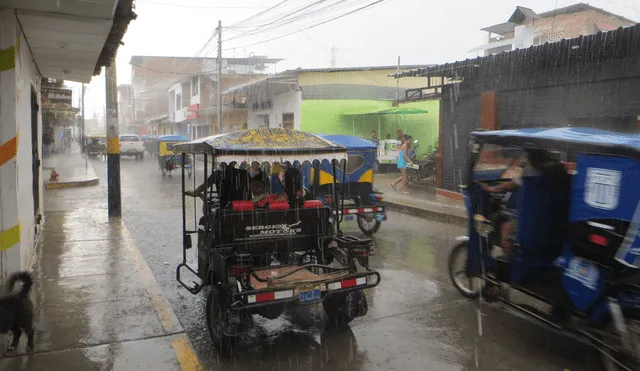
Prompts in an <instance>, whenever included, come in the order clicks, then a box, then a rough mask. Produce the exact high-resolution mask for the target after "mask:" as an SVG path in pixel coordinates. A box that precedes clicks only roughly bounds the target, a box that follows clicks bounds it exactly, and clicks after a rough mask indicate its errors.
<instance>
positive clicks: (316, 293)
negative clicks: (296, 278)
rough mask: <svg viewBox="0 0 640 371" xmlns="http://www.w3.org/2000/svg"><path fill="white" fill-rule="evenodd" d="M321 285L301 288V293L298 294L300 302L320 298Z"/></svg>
mask: <svg viewBox="0 0 640 371" xmlns="http://www.w3.org/2000/svg"><path fill="white" fill-rule="evenodd" d="M320 297H321V294H320V287H317V286H313V287H303V288H301V289H300V294H299V295H298V299H299V300H300V302H302V303H304V302H309V301H315V300H318V299H320Z"/></svg>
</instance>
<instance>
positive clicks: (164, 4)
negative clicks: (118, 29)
mask: <svg viewBox="0 0 640 371" xmlns="http://www.w3.org/2000/svg"><path fill="white" fill-rule="evenodd" d="M136 2H138V3H143V4H153V5H161V6H171V7H176V8H190V9H220V10H222V9H264V8H265V7H264V6H207V5H189V4H174V3H163V2H158V1H149V0H136Z"/></svg>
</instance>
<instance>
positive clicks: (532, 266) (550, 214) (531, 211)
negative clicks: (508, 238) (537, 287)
mask: <svg viewBox="0 0 640 371" xmlns="http://www.w3.org/2000/svg"><path fill="white" fill-rule="evenodd" d="M514 196H515V197H516V200H515V201H516V205H517V210H516V214H517V218H518V221H517V223H518V230H517V233H516V239H515V244H516V248H515V249H514V250H515V251H514V253H513V254H512V255H511V256H510V257H509V263H510V267H509V279H510V281H511V282H512V283H524V282H532V281H533V282H536V281H540V280H542V279H545V278H548V277H550V276H554V275H555V273H556V271H557V268H556V267H555V266H554V264H553V263H554V261H555V260H556V258H557V257H558V256H559V255H560V254H561V253H562V246H563V243H564V241H565V237H566V230H567V228H566V226H567V220H568V215H569V179H568V175H567V176H564V175H560V176H556V177H553V178H552V177H548V176H534V177H523V178H522V185H521V186H520V188H519V189H518V192H516V193H515V194H514Z"/></svg>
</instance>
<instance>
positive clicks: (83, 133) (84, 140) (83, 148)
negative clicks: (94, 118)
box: [80, 83, 87, 153]
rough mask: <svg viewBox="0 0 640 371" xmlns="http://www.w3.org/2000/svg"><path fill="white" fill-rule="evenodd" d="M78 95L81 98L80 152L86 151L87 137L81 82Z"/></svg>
mask: <svg viewBox="0 0 640 371" xmlns="http://www.w3.org/2000/svg"><path fill="white" fill-rule="evenodd" d="M80 95H81V98H80V99H81V103H80V104H82V107H81V110H82V127H81V128H80V130H81V133H80V139H81V140H82V143H81V144H80V145H81V147H82V153H86V147H85V146H86V141H87V138H86V137H85V135H86V134H85V126H84V122H85V120H84V83H82V93H81V94H80Z"/></svg>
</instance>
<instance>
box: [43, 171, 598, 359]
mask: <svg viewBox="0 0 640 371" xmlns="http://www.w3.org/2000/svg"><path fill="white" fill-rule="evenodd" d="M92 164H93V166H94V169H95V172H96V173H97V174H98V176H99V177H100V182H101V183H100V185H99V186H97V187H90V188H84V189H67V190H51V191H47V194H46V197H48V198H54V197H55V198H58V199H63V200H64V202H65V203H69V204H70V205H78V207H86V206H87V205H96V207H97V206H98V205H100V208H102V209H104V203H105V200H106V189H105V187H106V165H105V163H104V162H103V161H101V160H92ZM198 175H199V176H200V174H198ZM180 189H181V186H180V177H179V176H178V175H176V176H174V177H173V178H170V177H167V178H166V179H163V178H162V176H161V174H160V172H159V171H158V169H157V165H156V162H155V161H154V159H152V158H147V159H145V161H142V162H141V161H135V160H133V159H129V158H123V159H122V204H123V220H124V224H125V225H126V227H127V229H128V231H129V233H130V234H131V237H132V238H133V240H134V241H135V243H136V245H137V246H138V248H139V249H140V251H141V253H142V256H143V258H144V260H146V262H147V264H148V265H149V267H150V268H151V271H152V273H153V275H154V276H155V278H156V280H157V281H158V282H159V284H160V287H161V289H162V291H163V293H164V295H166V297H167V298H168V300H169V302H170V304H171V306H172V307H173V309H174V311H175V313H176V315H177V317H178V320H179V321H180V323H181V325H182V327H184V329H185V331H186V333H187V335H188V337H189V339H190V340H191V342H192V344H193V345H194V348H195V351H196V353H197V356H198V358H199V360H200V363H201V364H202V368H203V369H204V370H212V369H214V370H218V369H219V370H260V371H266V370H299V369H305V370H354V371H355V370H407V371H410V370H420V371H423V370H490V371H497V370H523V371H527V370H565V369H569V370H598V369H600V367H601V366H600V363H599V356H598V354H597V353H596V352H594V351H593V350H592V349H591V348H590V347H588V346H586V345H584V344H581V343H579V342H577V341H575V340H573V339H570V338H567V337H564V336H561V335H559V334H556V333H552V332H550V331H548V330H547V329H545V328H543V327H541V326H539V325H537V324H535V323H532V322H531V321H529V320H527V319H524V318H522V317H520V316H517V315H514V314H512V313H510V312H507V311H506V310H503V309H501V308H499V307H490V306H486V305H485V306H484V307H483V316H482V319H483V336H482V337H478V324H477V316H476V309H475V308H476V305H475V303H474V302H472V301H469V300H466V299H464V298H463V297H462V296H461V295H459V294H458V293H457V291H455V289H454V288H453V287H452V286H451V284H450V282H449V278H448V275H447V271H446V262H447V258H448V253H449V250H450V248H451V244H452V239H453V237H454V236H456V235H459V234H462V233H464V231H463V230H462V229H461V228H459V227H455V226H450V225H445V224H441V223H436V222H431V221H428V220H424V219H418V218H414V217H412V216H410V215H405V214H398V213H393V212H390V213H389V220H388V221H386V222H385V223H384V224H383V225H382V228H381V229H380V231H379V232H378V234H377V235H376V237H375V242H376V257H375V259H374V262H373V265H374V267H375V268H376V269H378V270H379V271H380V273H381V275H382V282H381V284H380V286H378V287H377V288H375V289H372V290H369V291H368V292H367V296H368V300H369V313H368V314H367V315H366V316H365V317H363V318H358V319H356V320H354V321H353V322H352V324H351V326H350V329H348V330H342V331H340V330H330V331H326V332H322V331H320V330H314V328H319V327H321V323H320V322H321V321H322V310H321V309H320V308H318V309H317V310H314V308H310V309H309V310H308V311H304V312H302V313H297V314H295V315H294V316H293V317H294V318H279V319H277V320H274V321H266V320H264V321H261V320H258V323H259V328H258V329H256V330H255V331H254V334H253V335H254V338H253V339H252V340H251V341H248V342H247V343H246V344H243V345H242V346H241V347H240V348H239V352H238V354H239V355H238V356H236V357H235V358H234V359H233V361H226V360H223V359H220V357H218V355H217V353H216V351H215V350H213V349H212V348H211V344H210V340H209V336H208V333H207V330H206V321H205V316H204V306H205V294H204V292H203V293H201V294H200V295H197V296H194V295H191V294H190V293H189V292H187V291H186V290H185V289H184V288H182V286H180V285H179V284H178V283H177V282H176V281H175V267H176V265H177V264H178V263H179V262H180V259H181V213H180ZM346 229H347V230H348V231H350V232H352V233H355V234H359V232H358V231H357V226H355V224H354V223H352V222H350V223H348V225H347V228H346ZM132 269H133V268H132ZM43 289H45V288H41V290H43ZM293 323H295V325H294V324H293ZM309 325H311V326H309ZM51 335H52V336H53V334H51ZM65 336H67V337H69V336H73V333H67V334H65ZM151 337H152V336H151ZM150 341H151V342H150V343H149V345H148V346H147V347H145V353H144V354H143V353H140V354H131V355H129V357H133V359H135V358H136V357H154V356H156V355H157V354H159V353H160V352H162V351H166V349H164V348H163V347H162V346H161V345H158V348H159V349H157V350H154V344H153V341H152V340H150ZM163 349H164V350H163ZM147 350H148V351H147ZM105 351H106V350H105ZM121 369H130V368H126V367H125V368H121ZM154 369H155V370H161V368H154Z"/></svg>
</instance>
